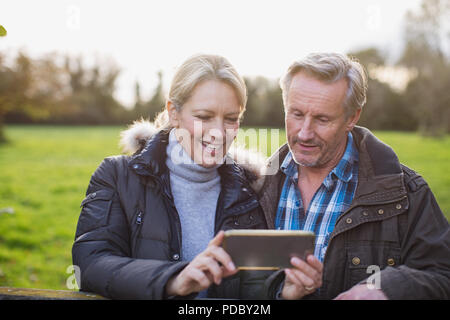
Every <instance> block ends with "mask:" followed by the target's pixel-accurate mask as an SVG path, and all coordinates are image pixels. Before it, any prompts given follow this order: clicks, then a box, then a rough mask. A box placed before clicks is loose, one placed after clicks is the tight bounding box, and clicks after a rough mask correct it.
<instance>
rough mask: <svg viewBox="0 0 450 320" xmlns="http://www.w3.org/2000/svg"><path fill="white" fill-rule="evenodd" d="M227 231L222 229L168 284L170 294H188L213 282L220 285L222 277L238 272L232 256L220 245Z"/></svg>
mask: <svg viewBox="0 0 450 320" xmlns="http://www.w3.org/2000/svg"><path fill="white" fill-rule="evenodd" d="M224 236H225V233H224V232H223V231H220V232H219V233H218V234H217V235H216V237H215V238H214V239H212V240H211V241H210V242H209V244H208V247H207V248H206V249H205V251H203V252H202V253H200V254H199V255H197V256H196V257H195V258H194V260H192V261H191V262H190V263H189V264H188V265H187V266H186V268H184V269H183V271H181V272H180V273H179V274H178V275H177V276H175V277H172V278H171V279H170V280H169V281H168V282H167V285H166V293H167V295H169V296H174V295H177V296H186V295H188V294H190V293H193V292H199V291H202V290H204V289H207V288H208V287H209V286H210V285H211V284H212V283H213V282H214V283H215V284H217V285H219V284H220V283H221V282H222V278H226V277H228V276H231V275H233V274H235V273H237V272H238V269H236V267H235V266H234V264H233V262H232V261H231V258H230V256H229V255H228V253H226V252H225V250H224V249H223V248H222V247H221V246H220V245H221V244H222V242H223V239H224Z"/></svg>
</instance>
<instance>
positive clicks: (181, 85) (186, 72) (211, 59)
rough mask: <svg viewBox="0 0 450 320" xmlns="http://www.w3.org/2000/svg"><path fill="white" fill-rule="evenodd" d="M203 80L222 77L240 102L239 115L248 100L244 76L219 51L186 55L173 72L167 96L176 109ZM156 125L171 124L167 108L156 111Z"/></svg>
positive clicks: (220, 78) (166, 126)
mask: <svg viewBox="0 0 450 320" xmlns="http://www.w3.org/2000/svg"><path fill="white" fill-rule="evenodd" d="M206 80H217V81H222V82H224V83H226V84H228V85H230V86H231V87H232V88H233V90H234V91H235V93H236V96H237V98H238V101H239V104H240V106H241V112H240V115H242V114H243V113H244V111H245V106H246V104H247V87H246V85H245V82H244V79H243V78H242V77H241V76H240V75H239V73H238V72H237V71H236V69H235V68H234V67H233V66H232V65H231V63H230V62H229V61H228V60H227V59H225V58H224V57H222V56H219V55H211V54H197V55H194V56H192V57H190V58H188V59H187V60H186V61H185V62H184V63H183V64H182V65H181V66H179V67H178V68H177V70H176V72H175V75H174V77H173V79H172V83H171V85H170V90H169V96H168V100H169V101H171V102H172V103H173V104H174V106H175V108H176V110H177V111H180V110H181V108H182V106H183V105H184V103H185V102H186V101H187V100H188V99H189V98H190V96H191V94H192V92H193V90H194V89H195V87H196V86H197V85H198V84H200V83H201V82H203V81H206ZM155 125H156V127H157V128H168V127H170V124H169V116H168V114H167V110H164V111H162V112H161V113H160V114H158V116H157V117H156V119H155Z"/></svg>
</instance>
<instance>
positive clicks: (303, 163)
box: [293, 155, 319, 167]
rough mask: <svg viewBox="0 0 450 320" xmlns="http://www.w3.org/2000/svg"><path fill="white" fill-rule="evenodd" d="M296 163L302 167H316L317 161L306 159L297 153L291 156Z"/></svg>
mask: <svg viewBox="0 0 450 320" xmlns="http://www.w3.org/2000/svg"><path fill="white" fill-rule="evenodd" d="M293 158H294V161H295V163H296V164H298V165H299V166H302V167H316V166H317V165H318V163H319V160H318V159H308V158H305V157H304V156H301V157H299V156H298V155H294V156H293Z"/></svg>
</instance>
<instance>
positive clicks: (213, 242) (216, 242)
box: [208, 230, 225, 246]
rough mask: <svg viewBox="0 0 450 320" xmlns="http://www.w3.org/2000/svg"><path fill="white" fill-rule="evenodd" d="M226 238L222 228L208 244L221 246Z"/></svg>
mask: <svg viewBox="0 0 450 320" xmlns="http://www.w3.org/2000/svg"><path fill="white" fill-rule="evenodd" d="M224 238H225V232H224V231H223V230H220V231H219V233H217V235H216V236H215V237H214V238H213V239H212V240H211V241H210V242H209V244H208V246H220V245H222V242H223V239H224Z"/></svg>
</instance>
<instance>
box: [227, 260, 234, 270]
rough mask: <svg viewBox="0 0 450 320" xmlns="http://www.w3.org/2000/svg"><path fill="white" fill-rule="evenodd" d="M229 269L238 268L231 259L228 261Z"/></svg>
mask: <svg viewBox="0 0 450 320" xmlns="http://www.w3.org/2000/svg"><path fill="white" fill-rule="evenodd" d="M228 269H230V270H234V269H236V266H235V265H234V263H233V262H231V261H230V262H229V263H228Z"/></svg>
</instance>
